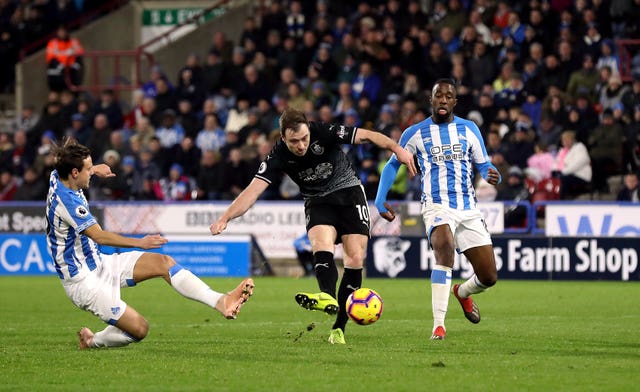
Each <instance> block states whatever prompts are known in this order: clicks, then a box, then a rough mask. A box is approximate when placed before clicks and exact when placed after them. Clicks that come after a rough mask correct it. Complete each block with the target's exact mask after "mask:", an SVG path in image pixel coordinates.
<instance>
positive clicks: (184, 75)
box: [176, 67, 206, 108]
mask: <svg viewBox="0 0 640 392" xmlns="http://www.w3.org/2000/svg"><path fill="white" fill-rule="evenodd" d="M197 69H198V70H200V68H199V67H198V68H197ZM200 73H201V72H200ZM205 94H206V93H205V90H204V87H203V84H202V82H200V81H198V79H197V78H196V76H195V74H194V69H193V68H190V67H184V68H182V70H181V71H180V74H179V79H178V85H177V87H176V100H177V101H178V102H180V101H183V100H187V101H189V102H190V103H191V106H192V107H195V108H199V107H201V106H202V103H203V102H204V98H205Z"/></svg>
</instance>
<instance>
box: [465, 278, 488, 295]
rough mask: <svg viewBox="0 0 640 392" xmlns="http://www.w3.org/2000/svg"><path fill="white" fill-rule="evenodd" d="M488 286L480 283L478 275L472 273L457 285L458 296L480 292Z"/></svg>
mask: <svg viewBox="0 0 640 392" xmlns="http://www.w3.org/2000/svg"><path fill="white" fill-rule="evenodd" d="M487 288H488V287H487V286H485V285H483V284H482V283H480V281H479V280H478V277H477V276H476V275H475V274H473V276H472V277H470V278H469V279H467V281H466V282H464V283H463V284H461V285H460V287H458V296H459V297H462V298H467V297H468V296H470V295H471V294H476V293H481V292H483V291H485V290H486V289H487Z"/></svg>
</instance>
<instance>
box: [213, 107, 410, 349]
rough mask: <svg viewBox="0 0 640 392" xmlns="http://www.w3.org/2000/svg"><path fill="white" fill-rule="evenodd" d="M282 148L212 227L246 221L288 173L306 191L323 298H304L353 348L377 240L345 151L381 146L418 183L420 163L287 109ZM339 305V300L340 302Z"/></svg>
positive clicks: (336, 339) (370, 137) (377, 139)
mask: <svg viewBox="0 0 640 392" xmlns="http://www.w3.org/2000/svg"><path fill="white" fill-rule="evenodd" d="M280 135H281V140H279V141H278V143H277V144H276V145H275V147H274V148H273V150H272V151H271V153H270V154H269V156H268V157H267V159H266V160H265V161H264V162H262V164H261V165H260V168H259V169H258V172H257V173H256V175H255V177H254V179H253V181H251V183H250V184H249V186H247V188H246V189H245V190H244V191H242V193H240V195H238V197H237V198H236V199H235V200H234V201H233V203H231V205H230V206H229V208H227V210H226V211H225V212H224V214H222V216H221V217H220V218H219V219H218V221H217V222H215V223H213V224H212V225H211V227H210V230H211V233H212V234H213V235H217V234H220V233H221V232H222V231H224V229H225V228H226V227H227V224H228V222H229V221H230V220H231V219H234V218H236V217H239V216H241V215H243V214H244V213H245V212H246V211H247V210H248V209H249V208H250V207H251V206H252V205H253V204H254V203H255V202H256V200H257V199H258V197H259V196H260V194H262V192H264V191H265V190H266V189H267V187H268V186H269V184H270V183H271V182H272V181H273V180H275V179H276V178H278V177H279V176H280V175H281V174H282V173H283V172H284V173H286V174H288V175H289V177H291V179H292V180H293V181H294V182H295V183H296V184H298V186H300V191H301V193H302V195H303V196H304V200H305V217H306V222H307V232H308V235H309V240H310V242H311V246H312V251H313V263H314V269H315V272H316V277H317V280H318V285H319V287H320V292H319V293H298V294H296V296H295V298H296V301H297V302H298V304H299V305H300V306H302V307H303V308H306V309H310V310H321V311H324V312H326V313H328V314H337V316H336V321H335V323H334V325H333V329H332V331H331V334H330V336H329V342H331V343H345V340H344V329H345V326H346V323H347V320H348V317H347V314H346V312H345V310H344V305H345V303H346V300H347V297H348V296H349V294H351V292H353V291H354V290H355V289H357V288H359V287H360V284H361V283H362V266H363V261H364V256H365V252H366V248H367V241H368V239H369V226H370V224H369V209H368V206H367V200H366V197H365V194H364V189H363V187H362V184H361V183H360V180H359V178H358V177H357V175H356V171H355V170H354V168H353V167H352V165H351V163H350V161H349V160H348V158H347V156H346V155H345V153H344V152H343V151H342V149H341V148H340V146H341V145H342V144H361V143H374V144H376V145H377V146H378V147H380V148H384V149H388V150H391V151H393V152H394V154H396V156H397V159H398V161H399V162H401V163H404V164H405V165H407V167H408V170H409V173H410V174H411V175H415V173H416V169H415V164H414V161H413V155H412V154H411V153H410V152H408V151H407V150H405V149H404V148H402V147H400V146H399V145H398V144H397V143H396V142H394V141H393V140H391V139H389V138H388V137H386V136H385V135H383V134H381V133H379V132H374V131H370V130H367V129H363V128H357V127H347V126H344V125H336V124H323V123H315V122H309V121H307V118H306V116H305V115H304V113H302V112H300V111H298V110H295V109H287V110H285V111H284V112H283V114H282V116H281V117H280ZM337 243H342V244H343V255H344V257H343V261H344V267H345V270H344V274H343V277H342V280H341V282H340V286H339V288H338V293H337V296H336V284H337V282H338V269H337V268H336V265H335V261H334V259H333V254H334V250H335V249H334V248H335V244H337ZM336 298H337V300H336Z"/></svg>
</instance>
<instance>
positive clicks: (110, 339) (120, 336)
mask: <svg viewBox="0 0 640 392" xmlns="http://www.w3.org/2000/svg"><path fill="white" fill-rule="evenodd" d="M137 341H138V340H137V339H135V338H134V337H133V336H131V335H129V334H127V333H126V332H124V331H123V330H121V329H120V328H118V327H115V326H113V325H109V326H108V327H107V328H105V329H103V330H102V331H100V332H96V334H95V335H93V346H94V347H121V346H126V345H127V344H129V343H134V342H137Z"/></svg>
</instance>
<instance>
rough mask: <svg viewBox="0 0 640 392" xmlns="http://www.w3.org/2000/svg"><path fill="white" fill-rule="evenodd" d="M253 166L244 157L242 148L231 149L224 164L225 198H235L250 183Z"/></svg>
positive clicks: (223, 192) (223, 195)
mask: <svg viewBox="0 0 640 392" xmlns="http://www.w3.org/2000/svg"><path fill="white" fill-rule="evenodd" d="M253 172H254V171H253V167H249V165H248V164H247V162H245V161H244V160H243V159H242V155H241V152H240V149H239V148H237V147H235V148H232V149H231V150H230V151H229V158H228V159H227V161H226V162H225V164H224V166H223V173H224V176H223V178H224V184H225V186H224V188H223V189H222V198H223V200H234V199H235V198H236V197H238V195H239V194H240V192H242V190H243V189H244V188H245V187H246V186H247V185H249V182H250V181H251V178H252V176H253Z"/></svg>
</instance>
